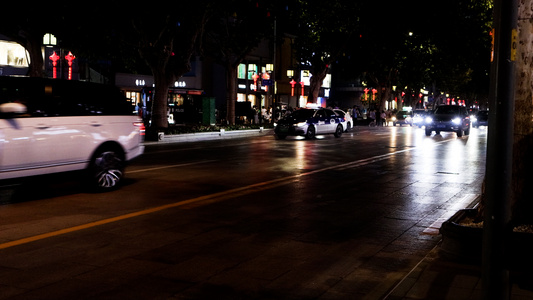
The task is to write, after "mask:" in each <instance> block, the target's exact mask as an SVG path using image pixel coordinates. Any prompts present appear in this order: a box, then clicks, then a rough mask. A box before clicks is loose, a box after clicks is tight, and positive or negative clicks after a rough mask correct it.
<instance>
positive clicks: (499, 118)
mask: <svg viewBox="0 0 533 300" xmlns="http://www.w3.org/2000/svg"><path fill="white" fill-rule="evenodd" d="M517 14H518V1H517V0H495V1H494V30H493V31H492V38H493V53H492V58H491V59H492V62H491V81H490V91H489V107H490V110H489V114H490V115H489V133H488V142H487V167H486V177H485V180H486V184H485V186H486V190H485V194H486V199H485V211H484V223H483V256H482V271H483V276H482V287H483V299H502V300H506V299H509V297H510V283H509V270H508V268H507V264H506V262H507V260H508V257H507V254H506V251H505V247H506V245H508V241H509V237H510V233H511V231H512V228H510V219H511V207H510V201H511V191H512V189H511V179H512V154H513V124H514V118H513V115H514V106H515V105H514V91H515V55H516V43H517V42H518V41H517V40H516V39H517V33H516V32H517V31H516V27H517Z"/></svg>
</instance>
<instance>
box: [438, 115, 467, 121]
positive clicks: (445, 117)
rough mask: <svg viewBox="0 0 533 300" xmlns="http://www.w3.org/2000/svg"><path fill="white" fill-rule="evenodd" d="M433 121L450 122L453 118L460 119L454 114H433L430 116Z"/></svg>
mask: <svg viewBox="0 0 533 300" xmlns="http://www.w3.org/2000/svg"><path fill="white" fill-rule="evenodd" d="M431 117H432V118H433V120H434V121H451V120H453V119H455V118H461V117H460V116H458V115H455V114H434V115H432V116H431Z"/></svg>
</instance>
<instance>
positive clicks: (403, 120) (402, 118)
mask: <svg viewBox="0 0 533 300" xmlns="http://www.w3.org/2000/svg"><path fill="white" fill-rule="evenodd" d="M396 124H400V126H402V124H405V125H411V126H413V112H411V111H405V110H402V111H399V112H397V113H396V116H394V117H392V126H396Z"/></svg>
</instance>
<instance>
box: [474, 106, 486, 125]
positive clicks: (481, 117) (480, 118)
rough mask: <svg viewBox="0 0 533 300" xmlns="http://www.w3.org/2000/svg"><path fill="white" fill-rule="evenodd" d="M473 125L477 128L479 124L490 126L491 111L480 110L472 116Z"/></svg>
mask: <svg viewBox="0 0 533 300" xmlns="http://www.w3.org/2000/svg"><path fill="white" fill-rule="evenodd" d="M472 126H473V127H475V128H477V127H479V126H489V111H488V110H480V111H478V112H477V113H476V115H475V116H474V117H473V118H472Z"/></svg>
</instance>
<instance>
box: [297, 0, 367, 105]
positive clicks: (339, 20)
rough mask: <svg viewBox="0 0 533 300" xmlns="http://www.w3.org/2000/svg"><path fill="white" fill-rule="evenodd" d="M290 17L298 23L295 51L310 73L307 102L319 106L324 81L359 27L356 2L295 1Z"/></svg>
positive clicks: (346, 0) (337, 0)
mask: <svg viewBox="0 0 533 300" xmlns="http://www.w3.org/2000/svg"><path fill="white" fill-rule="evenodd" d="M295 2H296V5H295V8H294V9H291V18H293V19H294V20H295V22H296V23H297V24H298V27H297V29H296V32H295V34H296V36H297V38H296V49H297V50H296V52H297V56H298V59H299V62H300V65H301V67H302V68H309V71H310V73H311V75H312V76H311V79H310V86H309V89H310V91H309V98H308V102H310V103H316V101H317V98H318V95H319V91H320V88H321V87H322V82H323V80H324V78H325V77H326V75H327V73H328V71H329V68H330V66H331V64H332V63H333V62H335V61H336V60H337V59H339V58H340V57H342V55H343V54H344V53H345V51H346V46H347V45H349V44H350V43H353V42H354V40H352V38H353V36H354V33H355V32H356V31H357V29H358V26H359V9H358V8H359V6H358V2H357V1H351V0H335V1H310V0H298V1H295Z"/></svg>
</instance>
